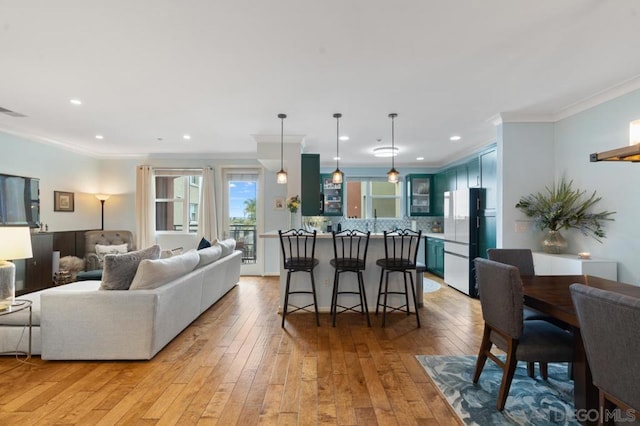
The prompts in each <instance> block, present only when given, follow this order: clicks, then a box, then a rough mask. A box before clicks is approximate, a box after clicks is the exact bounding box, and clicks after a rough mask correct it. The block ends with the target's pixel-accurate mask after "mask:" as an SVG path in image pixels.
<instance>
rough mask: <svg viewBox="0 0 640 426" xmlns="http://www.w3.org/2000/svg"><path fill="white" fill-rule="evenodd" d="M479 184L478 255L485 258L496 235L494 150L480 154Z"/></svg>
mask: <svg viewBox="0 0 640 426" xmlns="http://www.w3.org/2000/svg"><path fill="white" fill-rule="evenodd" d="M480 182H481V183H482V187H483V188H484V191H483V199H481V201H480V211H479V212H478V219H479V220H480V230H481V231H480V237H479V240H478V254H479V255H480V256H481V257H484V258H486V257H487V250H488V249H490V248H495V246H496V234H497V217H496V212H497V207H498V155H497V152H496V150H495V148H494V149H491V150H488V151H485V152H483V153H481V154H480Z"/></svg>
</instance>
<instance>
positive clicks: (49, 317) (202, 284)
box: [0, 250, 242, 360]
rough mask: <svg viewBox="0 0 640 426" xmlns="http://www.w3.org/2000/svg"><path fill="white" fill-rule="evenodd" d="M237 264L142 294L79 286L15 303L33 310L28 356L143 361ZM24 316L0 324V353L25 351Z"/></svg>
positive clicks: (224, 262) (214, 293) (223, 289)
mask: <svg viewBox="0 0 640 426" xmlns="http://www.w3.org/2000/svg"><path fill="white" fill-rule="evenodd" d="M241 260H242V252H241V251H237V250H236V251H233V252H232V253H231V254H229V255H227V256H224V257H222V258H220V259H218V260H215V261H214V262H213V263H209V264H206V265H204V266H198V267H196V269H194V270H192V271H191V272H188V273H186V274H184V275H182V276H180V277H178V278H176V279H174V280H172V281H170V282H168V283H166V284H163V285H161V286H160V287H157V288H154V289H149V290H146V289H141V290H133V289H130V290H102V289H100V284H101V282H100V281H81V282H76V283H71V284H67V285H63V286H59V287H54V288H49V289H46V290H42V291H39V292H36V293H31V294H27V295H23V296H21V297H20V299H29V300H32V302H33V328H32V329H33V335H32V353H33V354H36V355H37V354H41V356H42V359H46V360H103V359H109V360H115V359H151V358H152V357H153V356H154V355H155V354H157V353H158V352H159V351H160V350H161V349H162V348H163V347H164V346H165V345H166V344H167V343H169V342H170V341H171V340H172V339H173V338H174V337H175V336H177V335H178V334H179V333H180V332H181V331H182V330H184V329H185V328H186V327H187V326H188V325H189V324H190V323H191V322H193V320H195V319H196V318H198V316H200V314H202V312H204V311H205V310H207V309H208V308H209V307H210V306H211V305H213V304H214V303H215V302H216V301H218V300H219V299H220V298H221V297H222V296H224V295H225V294H226V293H227V292H228V291H229V290H230V289H231V288H233V287H234V286H235V285H236V284H237V283H238V281H239V279H240V264H241ZM26 315H27V314H26V313H24V314H23V313H16V314H12V315H5V316H2V317H0V351H11V350H15V349H16V347H18V349H20V350H25V351H26V349H27V345H28V333H27V331H26V330H25V327H24V326H23V325H24V324H25V322H26Z"/></svg>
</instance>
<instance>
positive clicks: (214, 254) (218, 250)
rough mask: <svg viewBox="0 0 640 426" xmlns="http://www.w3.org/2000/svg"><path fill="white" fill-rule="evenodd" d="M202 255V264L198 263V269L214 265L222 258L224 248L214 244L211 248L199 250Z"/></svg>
mask: <svg viewBox="0 0 640 426" xmlns="http://www.w3.org/2000/svg"><path fill="white" fill-rule="evenodd" d="M198 254H199V255H200V262H198V268H199V267H201V266H204V265H208V264H209V263H213V262H215V261H216V260H218V259H220V258H221V257H222V246H220V245H219V244H214V245H212V246H211V247H207V248H203V249H200V250H198Z"/></svg>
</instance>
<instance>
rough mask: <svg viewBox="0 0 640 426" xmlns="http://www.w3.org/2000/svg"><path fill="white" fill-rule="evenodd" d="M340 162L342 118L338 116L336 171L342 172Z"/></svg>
mask: <svg viewBox="0 0 640 426" xmlns="http://www.w3.org/2000/svg"><path fill="white" fill-rule="evenodd" d="M339 161H340V116H339V115H338V114H336V170H340V167H338V162H339Z"/></svg>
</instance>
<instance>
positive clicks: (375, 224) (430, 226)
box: [302, 216, 444, 232]
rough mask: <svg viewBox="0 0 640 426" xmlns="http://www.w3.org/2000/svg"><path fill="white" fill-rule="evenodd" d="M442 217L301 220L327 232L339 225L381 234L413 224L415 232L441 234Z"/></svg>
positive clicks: (344, 227) (320, 217) (311, 217)
mask: <svg viewBox="0 0 640 426" xmlns="http://www.w3.org/2000/svg"><path fill="white" fill-rule="evenodd" d="M443 221H444V218H443V217H438V216H430V217H405V218H402V219H390V218H381V219H347V218H344V217H324V216H305V217H303V218H302V223H303V224H304V225H307V226H310V227H313V228H316V229H320V230H322V231H326V230H327V225H331V227H332V228H334V227H335V226H337V225H338V223H339V224H340V226H341V227H342V229H358V230H360V231H367V230H368V231H371V232H382V231H390V230H393V229H398V228H399V229H412V227H413V224H414V223H415V229H416V230H422V232H442V228H443ZM334 229H335V228H334Z"/></svg>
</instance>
